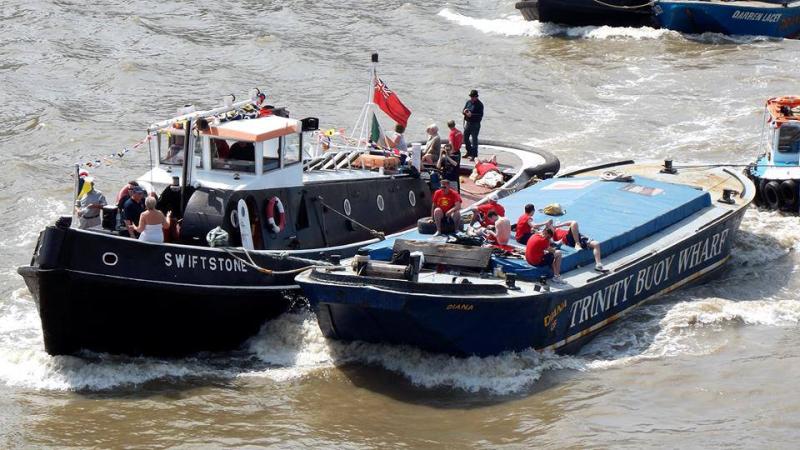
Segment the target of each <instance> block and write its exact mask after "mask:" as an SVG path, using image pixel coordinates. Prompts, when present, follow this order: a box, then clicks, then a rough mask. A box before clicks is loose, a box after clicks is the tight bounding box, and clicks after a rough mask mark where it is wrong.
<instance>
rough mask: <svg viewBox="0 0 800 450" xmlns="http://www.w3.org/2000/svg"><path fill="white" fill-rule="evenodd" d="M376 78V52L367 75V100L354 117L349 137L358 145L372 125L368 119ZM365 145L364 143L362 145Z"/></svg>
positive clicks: (367, 136) (372, 108)
mask: <svg viewBox="0 0 800 450" xmlns="http://www.w3.org/2000/svg"><path fill="white" fill-rule="evenodd" d="M377 78H378V53H377V52H376V53H373V54H372V67H371V68H370V76H369V89H368V90H367V101H366V102H365V103H364V106H363V107H362V108H361V113H360V114H359V115H358V119H356V123H355V125H354V126H353V131H352V132H351V133H350V138H351V139H357V141H356V142H357V143H356V146H357V147H360V146H361V143H362V142H366V141H367V140H368V139H369V137H370V131H371V129H372V127H371V126H370V125H371V123H370V119H371V118H372V114H373V112H374V109H375V108H374V107H375V103H373V102H372V95H373V92H374V91H375V84H376V83H377ZM364 146H365V147H366V144H365V145H364Z"/></svg>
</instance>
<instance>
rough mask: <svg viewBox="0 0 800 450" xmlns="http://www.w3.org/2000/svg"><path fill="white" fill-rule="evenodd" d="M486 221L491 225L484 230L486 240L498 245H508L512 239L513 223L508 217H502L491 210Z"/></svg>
mask: <svg viewBox="0 0 800 450" xmlns="http://www.w3.org/2000/svg"><path fill="white" fill-rule="evenodd" d="M486 221H487V223H491V225H487V226H486V227H484V228H483V229H482V234H483V235H484V236H485V237H486V240H487V241H489V242H491V243H492V244H496V245H508V241H509V239H510V238H511V221H510V220H508V217H501V216H500V215H498V214H497V211H495V210H491V211H489V214H487V218H486Z"/></svg>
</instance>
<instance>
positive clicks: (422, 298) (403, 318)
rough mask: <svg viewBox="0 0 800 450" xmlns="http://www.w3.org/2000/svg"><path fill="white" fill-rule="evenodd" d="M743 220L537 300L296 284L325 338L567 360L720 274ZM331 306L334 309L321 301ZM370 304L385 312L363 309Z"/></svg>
mask: <svg viewBox="0 0 800 450" xmlns="http://www.w3.org/2000/svg"><path fill="white" fill-rule="evenodd" d="M743 214H744V210H741V211H740V212H738V213H736V214H734V215H731V216H728V217H727V218H726V219H725V220H724V221H722V222H720V223H718V224H717V225H715V226H712V227H709V228H706V229H705V230H702V231H701V232H700V233H698V234H697V236H695V237H694V238H692V239H690V240H686V241H684V242H681V243H678V244H676V245H674V246H672V247H669V248H666V249H664V250H663V251H662V252H659V253H656V254H653V255H652V256H650V257H648V258H645V259H643V260H641V261H639V262H637V263H636V264H633V265H631V266H629V267H627V268H625V269H624V270H622V271H619V272H615V273H613V274H611V275H608V276H605V277H603V278H602V281H598V282H596V283H595V284H593V285H590V286H586V287H584V288H581V289H579V290H575V291H562V292H558V293H555V292H554V293H551V294H546V295H537V296H536V297H535V298H502V299H501V298H497V299H492V298H474V297H470V296H469V295H465V293H463V292H462V293H461V294H459V295H445V294H442V295H438V296H431V295H426V294H419V295H418V294H415V293H408V294H405V295H404V296H402V301H398V300H397V299H398V297H397V295H396V294H397V292H395V291H392V290H390V289H387V288H382V287H380V286H373V287H369V288H364V289H362V290H357V291H354V290H352V289H337V288H332V287H323V285H324V284H326V283H331V282H335V281H336V277H335V275H334V276H331V274H325V275H323V274H321V273H320V272H313V274H311V275H310V276H309V277H308V280H309V281H308V282H305V281H301V283H300V284H301V286H302V288H303V290H304V292H305V293H306V295H307V296H308V297H309V298H310V299H312V305H313V306H314V311H315V312H316V314H317V316H318V320H319V324H320V327H321V329H322V332H323V333H324V334H325V336H327V337H329V338H333V339H341V340H346V341H353V340H360V341H366V342H384V343H391V344H407V345H412V346H416V347H420V348H423V349H425V350H428V351H432V352H439V353H448V354H453V355H457V356H470V355H477V356H488V355H495V354H498V353H502V352H505V351H523V350H527V349H531V348H534V349H537V350H546V349H552V350H556V351H559V352H564V353H571V352H574V351H577V350H578V349H579V348H580V346H581V345H583V343H584V342H585V341H586V340H588V338H590V337H591V336H592V335H593V334H594V333H596V332H597V331H600V330H601V329H603V328H605V327H606V326H608V325H610V324H611V323H612V322H614V321H615V320H617V319H618V318H620V317H622V316H623V315H624V314H626V313H627V312H629V311H630V310H632V309H633V308H635V307H636V306H638V305H639V304H641V303H643V302H645V301H647V300H649V299H651V298H653V297H656V296H658V295H661V294H664V293H666V292H669V291H671V290H674V289H677V288H679V287H681V286H683V285H685V284H686V283H689V282H692V281H695V280H697V279H699V278H700V277H703V276H706V275H710V274H711V273H712V272H713V271H714V270H716V269H718V268H720V267H721V266H722V264H723V263H724V262H725V261H727V260H728V258H729V257H730V249H731V243H732V241H733V238H734V237H735V234H736V230H737V229H738V227H739V224H740V222H741V219H742V216H743ZM352 281H353V280H350V282H352ZM331 298H334V299H335V300H336V301H335V302H330V301H327V300H328V299H331ZM375 304H383V305H385V306H384V307H380V308H376V307H367V306H364V305H375ZM356 324H358V325H357V326H356Z"/></svg>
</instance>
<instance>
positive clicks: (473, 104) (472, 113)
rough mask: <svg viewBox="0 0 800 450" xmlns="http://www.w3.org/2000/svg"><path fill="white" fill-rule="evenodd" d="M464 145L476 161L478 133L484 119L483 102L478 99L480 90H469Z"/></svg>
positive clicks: (467, 155)
mask: <svg viewBox="0 0 800 450" xmlns="http://www.w3.org/2000/svg"><path fill="white" fill-rule="evenodd" d="M462 113H463V114H464V146H465V147H466V149H467V154H466V155H465V156H466V157H467V158H469V160H470V161H475V158H477V157H478V133H480V131H481V120H482V119H483V103H482V102H481V101H480V100H478V91H477V90H475V89H473V90H471V91H469V100H467V103H466V104H464V110H463V111H462Z"/></svg>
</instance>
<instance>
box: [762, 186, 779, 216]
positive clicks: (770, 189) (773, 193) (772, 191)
mask: <svg viewBox="0 0 800 450" xmlns="http://www.w3.org/2000/svg"><path fill="white" fill-rule="evenodd" d="M764 204H765V205H766V206H767V207H768V208H770V209H780V207H781V184H780V182H778V181H775V180H772V181H767V182H766V183H765V184H764Z"/></svg>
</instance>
